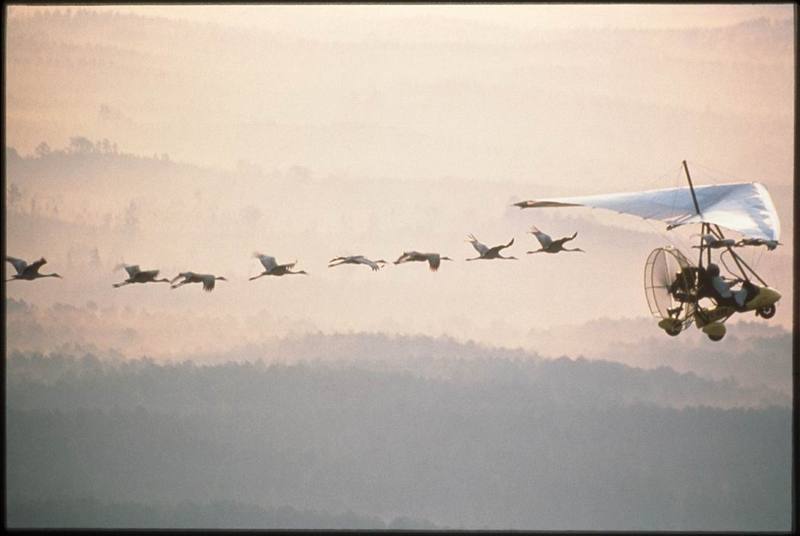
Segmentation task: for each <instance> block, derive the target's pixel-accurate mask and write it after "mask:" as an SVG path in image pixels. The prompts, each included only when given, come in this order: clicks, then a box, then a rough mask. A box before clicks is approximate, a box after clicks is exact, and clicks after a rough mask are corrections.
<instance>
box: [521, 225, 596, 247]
mask: <svg viewBox="0 0 800 536" xmlns="http://www.w3.org/2000/svg"><path fill="white" fill-rule="evenodd" d="M528 232H529V233H531V234H532V235H533V236H535V237H536V239H537V240H539V243H540V244H541V245H542V247H541V248H539V249H537V250H535V251H529V252H528V253H542V252H544V253H558V252H559V251H581V252H584V253H585V251H583V250H582V249H581V248H573V249H568V248H565V247H564V243H565V242H569V241H570V240H574V239H575V237H576V236H578V233H577V232H576V233H575V234H573V235H572V236H565V237H564V238H559V239H558V240H553V239H552V238H550V235H548V234H545V233H543V232H542V231H540V230H539V229H537V228H536V226H535V225H534V226H533V227H531V230H530V231H528Z"/></svg>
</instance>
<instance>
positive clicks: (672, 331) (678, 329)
mask: <svg viewBox="0 0 800 536" xmlns="http://www.w3.org/2000/svg"><path fill="white" fill-rule="evenodd" d="M664 331H666V332H667V335H671V336H672V337H675V336H677V335H679V334H680V332H681V325H680V324H678V325H677V326H675V327H669V328H667V329H665V330H664Z"/></svg>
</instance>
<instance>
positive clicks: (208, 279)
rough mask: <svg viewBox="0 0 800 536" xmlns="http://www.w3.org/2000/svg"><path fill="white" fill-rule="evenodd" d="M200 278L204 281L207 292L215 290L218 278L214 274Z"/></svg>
mask: <svg viewBox="0 0 800 536" xmlns="http://www.w3.org/2000/svg"><path fill="white" fill-rule="evenodd" d="M200 280H201V281H202V282H203V290H205V291H206V292H211V291H212V290H214V283H215V281H216V280H215V278H214V276H213V275H204V276H201V277H200Z"/></svg>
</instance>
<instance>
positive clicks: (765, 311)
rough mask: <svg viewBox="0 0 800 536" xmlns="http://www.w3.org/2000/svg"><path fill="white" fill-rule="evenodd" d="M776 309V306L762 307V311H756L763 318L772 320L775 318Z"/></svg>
mask: <svg viewBox="0 0 800 536" xmlns="http://www.w3.org/2000/svg"><path fill="white" fill-rule="evenodd" d="M775 311H776V307H775V304H772V305H767V306H766V307H762V308H761V309H756V313H758V315H759V316H760V317H762V318H772V317H773V316H775Z"/></svg>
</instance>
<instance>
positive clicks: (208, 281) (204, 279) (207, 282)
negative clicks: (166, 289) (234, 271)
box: [170, 272, 227, 292]
mask: <svg viewBox="0 0 800 536" xmlns="http://www.w3.org/2000/svg"><path fill="white" fill-rule="evenodd" d="M181 277H182V278H183V281H181V282H180V283H178V284H177V285H172V286H171V287H170V288H172V289H176V288H178V287H180V286H181V285H185V284H187V283H202V284H203V290H205V291H206V292H211V291H212V290H214V284H215V283H216V281H227V279H225V278H224V277H221V276H220V277H217V276H214V275H212V274H196V273H194V272H181V273H179V274H178V275H176V276H175V277H174V278H173V279H172V281H170V283H175V281H177V280H178V279H180V278H181Z"/></svg>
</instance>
